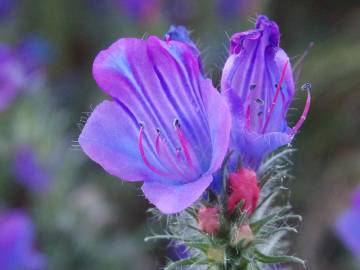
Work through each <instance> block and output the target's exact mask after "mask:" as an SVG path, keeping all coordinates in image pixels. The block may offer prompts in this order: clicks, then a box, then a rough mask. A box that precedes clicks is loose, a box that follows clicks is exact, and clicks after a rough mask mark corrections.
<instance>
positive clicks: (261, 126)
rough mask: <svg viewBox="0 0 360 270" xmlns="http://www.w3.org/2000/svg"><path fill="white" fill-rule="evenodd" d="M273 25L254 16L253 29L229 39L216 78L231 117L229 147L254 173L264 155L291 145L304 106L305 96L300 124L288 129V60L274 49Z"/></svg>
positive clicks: (275, 30)
mask: <svg viewBox="0 0 360 270" xmlns="http://www.w3.org/2000/svg"><path fill="white" fill-rule="evenodd" d="M279 40H280V32H279V28H278V26H277V24H276V23H275V22H273V21H270V20H268V18H267V17H265V16H259V17H258V18H257V22H256V29H254V30H249V31H246V32H241V33H236V34H234V35H233V36H232V37H231V41H230V42H231V43H230V56H229V58H228V59H227V61H226V63H225V67H224V70H223V74H222V79H221V89H222V94H223V95H224V96H225V97H226V98H227V100H228V103H229V105H230V109H231V112H232V115H233V122H232V123H233V125H232V132H231V146H232V148H234V149H236V150H238V151H239V152H240V154H241V157H242V162H243V165H244V166H246V167H250V168H252V169H254V170H256V169H257V168H258V166H259V164H260V163H261V161H262V160H263V158H264V157H266V156H267V155H268V154H269V153H271V152H272V151H273V150H275V149H277V148H278V147H280V146H283V145H286V144H288V143H290V142H291V141H292V139H293V138H294V135H295V134H296V133H297V132H298V130H299V128H300V127H301V125H302V124H303V122H304V120H305V118H306V116H307V113H308V111H309V106H310V93H309V88H308V87H305V89H304V90H306V91H307V93H308V97H307V100H306V105H305V109H304V112H303V114H302V115H301V118H300V120H299V121H298V122H297V123H296V124H295V126H294V127H293V128H290V127H288V124H287V121H286V114H287V111H288V109H289V106H290V104H291V102H292V100H293V97H294V93H295V86H294V81H293V75H292V70H291V65H290V62H289V58H288V56H287V55H286V53H285V52H284V51H283V50H282V49H281V48H280V47H279Z"/></svg>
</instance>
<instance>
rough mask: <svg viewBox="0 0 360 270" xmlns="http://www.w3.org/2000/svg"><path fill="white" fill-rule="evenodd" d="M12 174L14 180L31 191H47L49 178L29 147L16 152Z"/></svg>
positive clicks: (22, 147)
mask: <svg viewBox="0 0 360 270" xmlns="http://www.w3.org/2000/svg"><path fill="white" fill-rule="evenodd" d="M13 173H14V175H15V176H16V180H17V181H18V182H19V183H20V184H22V185H23V186H25V187H27V188H28V189H29V190H31V191H34V192H43V191H47V190H48V189H49V185H50V182H51V180H50V176H49V174H48V172H47V171H46V170H45V168H44V167H43V166H42V164H40V162H39V160H38V158H37V156H36V153H35V151H34V150H33V149H32V148H31V147H30V146H21V147H19V148H18V149H17V150H16V153H15V159H14V163H13Z"/></svg>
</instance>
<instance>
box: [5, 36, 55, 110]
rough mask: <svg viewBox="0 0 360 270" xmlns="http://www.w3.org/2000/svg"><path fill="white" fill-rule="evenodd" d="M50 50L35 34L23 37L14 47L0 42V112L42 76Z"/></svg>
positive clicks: (46, 43)
mask: <svg viewBox="0 0 360 270" xmlns="http://www.w3.org/2000/svg"><path fill="white" fill-rule="evenodd" d="M51 50H52V49H51V46H50V44H49V43H48V42H47V41H46V40H45V39H43V38H40V37H37V36H31V37H28V38H25V39H23V40H22V41H21V42H20V43H19V44H18V45H17V46H16V47H15V48H11V47H10V46H8V45H6V44H0V112H1V111H4V110H6V109H7V108H8V106H9V105H10V104H11V103H12V102H13V101H14V99H15V98H16V97H17V95H18V94H19V93H20V92H22V91H23V90H25V89H29V88H31V87H32V85H35V83H36V82H38V81H39V80H41V79H42V78H43V75H44V73H45V71H46V66H47V64H48V63H49V62H50V60H51V59H52V56H51V55H52V53H51Z"/></svg>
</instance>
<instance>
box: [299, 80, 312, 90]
mask: <svg viewBox="0 0 360 270" xmlns="http://www.w3.org/2000/svg"><path fill="white" fill-rule="evenodd" d="M301 90H302V91H309V90H311V83H309V82H307V83H304V84H303V85H302V86H301Z"/></svg>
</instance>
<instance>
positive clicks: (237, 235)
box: [231, 224, 254, 246]
mask: <svg viewBox="0 0 360 270" xmlns="http://www.w3.org/2000/svg"><path fill="white" fill-rule="evenodd" d="M253 240H254V234H253V232H252V230H251V228H250V226H249V225H248V224H245V225H241V226H240V227H239V228H237V229H236V230H235V232H234V235H233V239H232V241H231V244H232V245H233V246H235V245H236V244H238V243H239V242H240V241H244V244H245V245H247V244H249V243H251V242H252V241H253Z"/></svg>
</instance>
